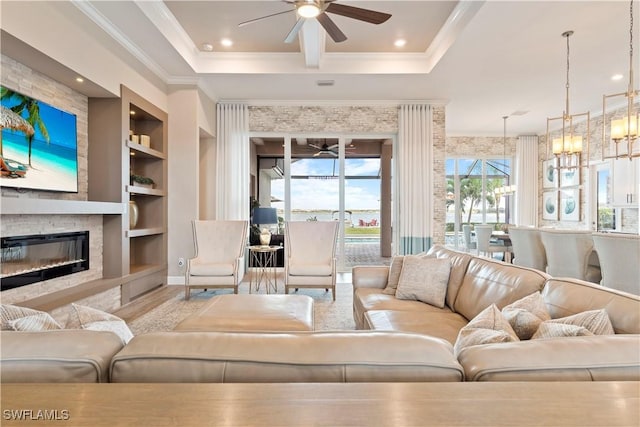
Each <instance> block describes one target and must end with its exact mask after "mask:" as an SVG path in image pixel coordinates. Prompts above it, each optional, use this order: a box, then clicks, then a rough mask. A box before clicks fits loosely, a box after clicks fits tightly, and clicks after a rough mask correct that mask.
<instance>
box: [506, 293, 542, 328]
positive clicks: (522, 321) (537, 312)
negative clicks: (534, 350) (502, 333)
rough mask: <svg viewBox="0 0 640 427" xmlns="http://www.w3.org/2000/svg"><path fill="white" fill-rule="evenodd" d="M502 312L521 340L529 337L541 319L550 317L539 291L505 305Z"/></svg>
mask: <svg viewBox="0 0 640 427" xmlns="http://www.w3.org/2000/svg"><path fill="white" fill-rule="evenodd" d="M502 314H503V315H504V317H505V319H507V320H508V321H509V324H510V325H511V327H512V328H513V330H514V331H515V333H516V335H518V338H519V339H521V340H528V339H530V338H531V337H532V336H533V334H535V333H536V331H537V330H538V327H539V326H540V324H541V323H542V322H543V321H545V320H549V319H551V316H549V312H548V311H547V306H546V304H545V303H544V300H543V299H542V295H541V294H540V292H534V293H533V294H531V295H527V296H526V297H524V298H521V299H519V300H518V301H515V302H513V303H511V304H509V305H507V306H506V307H504V308H503V309H502Z"/></svg>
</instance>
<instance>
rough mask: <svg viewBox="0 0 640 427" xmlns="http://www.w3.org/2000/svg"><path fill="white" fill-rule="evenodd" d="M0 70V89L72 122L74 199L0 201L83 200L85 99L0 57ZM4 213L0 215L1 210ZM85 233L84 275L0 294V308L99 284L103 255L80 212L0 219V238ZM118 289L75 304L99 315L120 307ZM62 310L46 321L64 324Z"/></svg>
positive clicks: (96, 223)
mask: <svg viewBox="0 0 640 427" xmlns="http://www.w3.org/2000/svg"><path fill="white" fill-rule="evenodd" d="M0 67H1V69H2V74H1V84H2V85H3V86H6V87H9V88H11V89H14V90H16V91H18V92H20V93H23V94H25V95H28V96H31V97H33V98H35V99H38V100H41V101H43V102H46V103H49V104H51V105H54V106H56V107H58V108H61V109H63V110H65V111H69V112H71V113H73V114H75V115H76V116H77V131H78V139H77V141H78V169H79V170H78V193H56V192H47V191H30V190H27V191H24V192H23V191H20V192H18V191H16V190H15V189H12V188H2V189H1V193H2V198H3V199H5V200H6V199H9V198H16V199H47V200H56V201H58V200H68V201H80V202H82V201H87V200H88V174H87V153H88V99H87V97H86V96H85V95H82V94H80V93H78V92H75V91H74V90H72V89H71V88H69V87H67V86H64V85H62V84H61V83H59V82H57V81H55V80H52V79H50V78H49V77H47V76H45V75H43V74H41V73H38V72H36V71H34V70H32V69H31V68H29V67H26V66H25V65H23V64H21V63H19V62H17V61H15V60H13V59H11V58H9V57H7V56H5V55H0ZM3 212H4V209H3ZM86 230H88V231H89V236H90V241H89V245H90V246H89V248H90V249H89V253H90V260H89V265H90V269H89V270H87V271H83V272H80V273H74V274H71V275H67V276H63V277H59V278H56V279H51V280H46V281H44V282H39V283H34V284H31V285H27V286H21V287H19V288H15V289H9V290H6V291H3V292H2V293H1V294H0V297H1V300H2V303H3V304H18V305H19V304H20V302H22V301H26V300H30V299H32V298H36V297H40V296H43V295H46V294H49V293H52V292H56V291H60V290H63V289H67V288H71V287H74V286H77V285H80V284H82V283H85V282H89V281H91V280H96V279H100V278H102V262H103V261H102V255H103V215H102V214H85V213H83V212H82V210H79V211H78V212H74V211H73V210H70V211H69V213H68V214H53V215H44V214H38V213H30V212H25V213H22V212H21V213H20V214H14V213H12V214H5V213H2V215H1V216H0V235H1V236H2V237H9V236H21V235H30V234H49V233H62V232H72V231H86ZM120 298H121V295H120V287H115V288H112V289H109V290H107V291H105V292H102V293H99V294H96V295H93V296H91V297H88V298H85V299H82V300H78V301H76V302H77V303H78V304H83V305H88V306H91V307H94V308H97V309H100V310H104V311H113V310H115V309H117V308H119V307H120ZM67 310H68V306H66V307H65V306H63V307H60V308H57V309H54V310H52V311H51V314H52V316H53V317H54V318H55V319H56V320H57V321H59V322H61V323H62V324H64V323H65V322H66V317H67Z"/></svg>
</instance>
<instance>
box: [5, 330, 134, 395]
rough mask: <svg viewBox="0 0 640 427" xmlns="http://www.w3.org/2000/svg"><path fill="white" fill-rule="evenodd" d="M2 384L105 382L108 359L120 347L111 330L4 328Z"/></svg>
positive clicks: (121, 344)
mask: <svg viewBox="0 0 640 427" xmlns="http://www.w3.org/2000/svg"><path fill="white" fill-rule="evenodd" d="M1 341H2V348H1V354H2V363H0V370H1V371H0V374H1V376H2V382H3V383H9V382H11V383H15V382H19V383H69V382H108V381H109V364H110V362H111V358H112V357H113V356H114V355H115V354H116V353H117V352H118V351H120V350H121V349H122V346H123V343H122V340H121V339H120V338H118V337H117V336H116V335H114V334H113V333H111V332H100V331H85V330H80V329H73V330H69V329H61V330H56V331H46V332H9V331H3V332H2V334H1Z"/></svg>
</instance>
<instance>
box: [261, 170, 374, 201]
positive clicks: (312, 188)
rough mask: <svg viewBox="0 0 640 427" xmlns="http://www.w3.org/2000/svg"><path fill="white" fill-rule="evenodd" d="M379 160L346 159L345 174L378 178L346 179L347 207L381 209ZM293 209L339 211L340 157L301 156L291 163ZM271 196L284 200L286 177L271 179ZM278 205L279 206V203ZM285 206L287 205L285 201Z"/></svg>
mask: <svg viewBox="0 0 640 427" xmlns="http://www.w3.org/2000/svg"><path fill="white" fill-rule="evenodd" d="M379 172H380V159H345V175H346V176H358V177H375V178H370V179H347V180H345V209H346V210H379V209H380V179H379V178H378V177H379ZM291 176H292V177H295V176H306V177H309V179H292V180H291V209H292V210H337V209H338V203H339V187H338V186H339V162H338V160H337V159H327V158H323V159H318V158H313V159H298V160H297V161H295V162H293V163H292V164H291ZM271 195H272V196H273V197H275V198H278V199H280V200H284V179H278V180H274V181H272V182H271ZM276 206H277V205H276ZM283 206H284V204H283Z"/></svg>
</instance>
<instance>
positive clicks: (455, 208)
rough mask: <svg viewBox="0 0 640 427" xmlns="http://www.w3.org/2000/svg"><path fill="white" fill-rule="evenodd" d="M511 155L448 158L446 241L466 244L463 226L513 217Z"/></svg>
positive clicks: (500, 223) (498, 225)
mask: <svg viewBox="0 0 640 427" xmlns="http://www.w3.org/2000/svg"><path fill="white" fill-rule="evenodd" d="M510 178H511V159H453V158H450V159H447V160H446V180H447V198H446V206H447V218H446V245H447V246H450V247H454V248H465V247H466V245H465V241H464V235H463V233H462V226H463V225H465V224H468V225H471V227H472V228H473V226H474V225H476V224H491V225H493V226H494V229H496V230H500V229H502V228H503V227H504V226H505V225H506V224H509V222H510V220H511V210H512V205H513V201H512V199H513V197H512V194H511V193H510V192H509V191H510V188H509V186H510V185H511V182H510V181H511V179H510Z"/></svg>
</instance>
